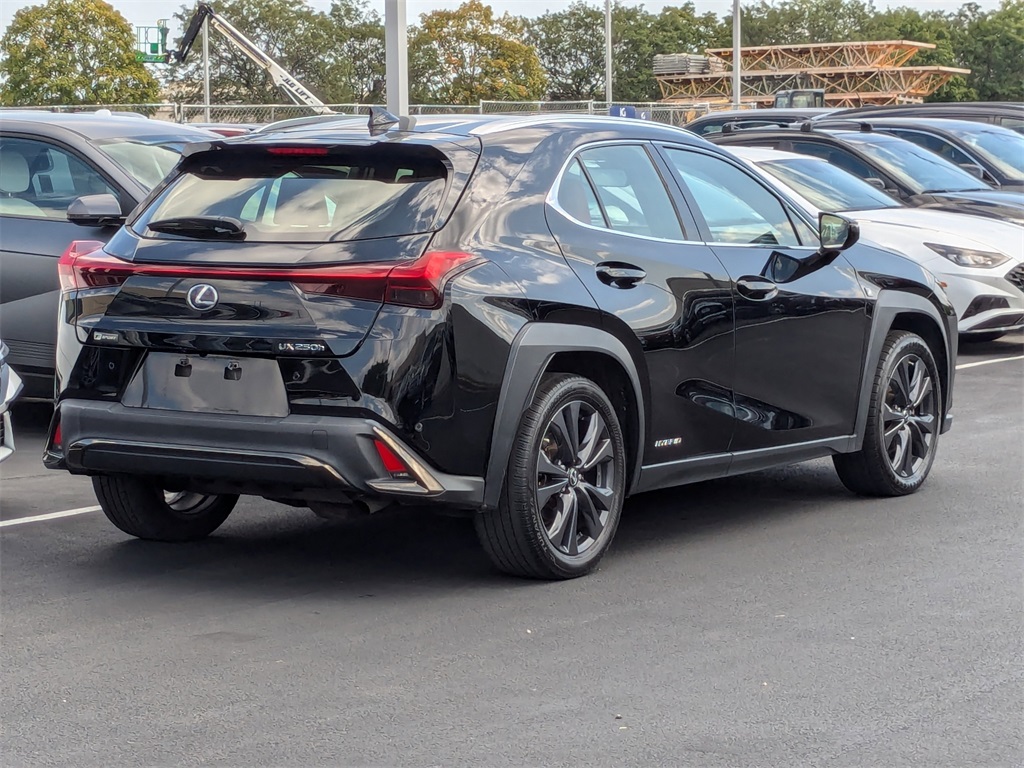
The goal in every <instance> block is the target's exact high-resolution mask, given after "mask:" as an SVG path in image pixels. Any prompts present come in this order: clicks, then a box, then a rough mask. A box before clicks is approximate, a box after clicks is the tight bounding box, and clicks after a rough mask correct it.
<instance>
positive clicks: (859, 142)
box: [847, 134, 990, 195]
mask: <svg viewBox="0 0 1024 768" xmlns="http://www.w3.org/2000/svg"><path fill="white" fill-rule="evenodd" d="M847 141H848V142H849V143H850V144H853V145H855V146H856V147H857V148H858V149H859V150H860V151H861V152H863V153H864V154H865V155H867V156H868V157H870V158H872V159H873V160H874V161H875V162H876V163H878V164H879V165H880V166H882V167H883V168H884V169H885V171H886V172H887V173H888V174H890V175H891V176H893V177H894V178H895V179H897V180H898V181H899V182H900V183H901V184H903V185H904V186H905V187H907V188H908V189H909V190H910V191H911V192H913V193H914V194H915V195H920V194H924V193H926V192H967V191H969V190H977V189H990V187H987V186H986V185H985V184H983V183H982V182H980V181H978V179H976V178H975V177H974V176H971V174H969V173H968V172H967V171H965V170H962V169H961V168H957V167H956V166H955V165H953V164H952V163H950V162H947V161H946V160H943V159H942V158H941V157H939V156H938V155H936V154H935V153H934V152H931V151H929V150H927V149H922V148H921V147H919V146H917V145H916V144H913V143H911V142H909V141H904V140H903V139H895V138H891V137H886V136H877V135H875V136H872V135H870V134H867V135H858V136H857V138H848V139H847Z"/></svg>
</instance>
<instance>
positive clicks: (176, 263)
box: [61, 134, 479, 410]
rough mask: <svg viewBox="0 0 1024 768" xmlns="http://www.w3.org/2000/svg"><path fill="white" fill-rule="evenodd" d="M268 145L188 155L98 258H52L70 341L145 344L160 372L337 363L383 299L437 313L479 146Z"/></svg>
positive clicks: (393, 139)
mask: <svg viewBox="0 0 1024 768" xmlns="http://www.w3.org/2000/svg"><path fill="white" fill-rule="evenodd" d="M274 138H275V137H273V136H259V137H254V138H252V139H250V138H248V137H247V138H246V139H242V140H232V141H226V142H214V143H211V144H202V145H197V146H194V147H192V148H190V151H188V150H187V151H186V154H185V156H184V157H183V159H182V161H181V164H180V166H179V168H178V171H177V173H176V174H175V176H174V177H173V178H172V180H170V181H169V183H167V184H166V186H164V187H163V188H161V189H158V190H157V191H156V192H155V193H154V196H153V198H152V199H151V201H150V202H149V204H148V205H146V206H145V207H144V208H143V209H142V210H141V212H140V213H138V214H137V215H136V216H135V218H134V219H133V220H131V221H130V222H129V223H128V225H127V226H125V227H123V228H122V229H121V230H120V231H119V232H118V233H117V234H116V235H115V237H114V238H113V239H112V240H111V241H110V242H109V243H108V244H107V246H106V247H105V248H104V249H103V250H102V251H96V252H93V253H80V254H74V255H72V257H70V258H66V259H63V260H62V265H61V273H62V280H63V287H64V289H65V291H76V292H77V293H76V295H77V299H78V300H77V301H75V302H70V303H69V304H68V306H71V307H73V313H74V314H75V317H74V318H69V319H72V320H73V322H74V323H75V325H77V333H78V337H79V340H80V341H82V342H83V343H88V344H98V345H114V346H121V347H124V346H128V347H135V348H145V349H148V350H150V357H157V356H159V358H163V359H162V362H160V361H158V359H154V360H153V361H152V365H153V366H160V369H161V370H163V369H167V370H172V369H174V367H175V366H176V365H177V364H178V363H176V362H173V361H172V360H171V357H172V356H174V355H178V356H180V354H182V353H198V354H200V355H211V354H212V355H217V356H230V357H233V358H234V357H239V356H241V357H246V356H248V357H253V358H264V359H265V358H267V357H281V356H285V357H296V356H298V357H342V356H345V355H348V354H351V353H352V352H353V351H354V350H355V349H356V348H357V347H358V346H359V344H360V342H361V341H362V340H363V339H364V338H366V336H367V334H368V333H369V332H370V329H371V328H372V326H373V323H374V319H375V318H376V316H377V314H378V312H379V311H380V308H381V306H382V305H383V304H384V303H385V302H388V303H393V304H398V305H403V306H412V307H432V306H435V305H436V303H437V302H438V300H439V295H438V284H437V278H438V274H441V275H443V274H444V272H445V271H446V270H445V266H446V264H447V263H448V262H451V261H452V260H456V261H457V260H458V259H459V258H460V257H462V256H466V255H465V254H439V255H436V254H430V253H429V252H428V247H429V244H430V241H431V238H432V236H433V233H434V232H435V231H437V229H439V228H440V227H441V226H443V225H444V223H445V221H446V220H447V219H448V217H449V216H450V215H451V213H452V211H453V210H454V207H455V205H456V203H457V202H458V199H459V196H460V195H461V193H462V191H463V189H464V188H465V186H466V183H467V181H468V179H469V177H470V175H471V174H472V172H473V169H474V168H475V165H476V162H477V159H478V158H479V143H478V141H477V140H475V139H463V138H461V137H452V136H436V135H430V134H388V135H387V136H384V137H380V139H377V140H375V139H372V138H370V139H367V138H366V137H365V135H363V136H362V137H359V138H355V139H352V140H347V141H337V140H335V141H334V142H326V141H325V140H323V139H322V138H320V139H317V140H316V141H310V140H307V141H301V140H299V141H295V140H290V141H288V143H280V141H277V142H275V141H274ZM78 250H79V251H83V250H87V249H82V248H79V249H78ZM439 261H444V262H446V264H440V263H439ZM449 266H450V265H449ZM190 362H191V363H192V364H195V361H190ZM222 362H223V361H220V360H218V361H216V362H215V364H214V365H213V366H212V367H211V370H215V371H218V372H219V371H220V369H221V368H224V365H222V364H221V363H222ZM148 364H149V363H147V365H148ZM257 367H259V366H257ZM264 369H265V370H270V369H266V366H264V368H260V370H264ZM229 410H231V409H229Z"/></svg>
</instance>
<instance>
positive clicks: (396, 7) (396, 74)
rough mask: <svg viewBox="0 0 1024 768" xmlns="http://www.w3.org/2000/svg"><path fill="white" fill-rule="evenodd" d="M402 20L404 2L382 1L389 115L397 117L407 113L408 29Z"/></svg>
mask: <svg viewBox="0 0 1024 768" xmlns="http://www.w3.org/2000/svg"><path fill="white" fill-rule="evenodd" d="M405 17H406V13H405V0H385V2H384V60H385V65H384V67H385V71H386V73H385V83H386V87H387V92H388V112H390V113H391V114H393V115H396V116H398V117H404V116H405V115H407V114H408V113H409V29H408V27H407V26H406V23H405Z"/></svg>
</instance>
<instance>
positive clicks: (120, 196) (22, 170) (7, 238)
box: [0, 110, 213, 399]
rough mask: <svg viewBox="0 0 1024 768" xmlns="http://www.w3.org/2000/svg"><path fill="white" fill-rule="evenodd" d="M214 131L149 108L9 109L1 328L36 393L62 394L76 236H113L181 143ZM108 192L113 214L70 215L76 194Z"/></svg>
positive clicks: (0, 118) (0, 119) (1, 201)
mask: <svg viewBox="0 0 1024 768" xmlns="http://www.w3.org/2000/svg"><path fill="white" fill-rule="evenodd" d="M212 135H213V134H211V133H209V132H208V131H204V130H200V129H198V128H192V127H190V126H185V125H176V124H174V123H167V122H163V121H159V120H150V119H148V118H145V117H142V116H139V117H121V116H110V115H103V114H96V113H89V114H55V113H51V112H38V111H35V112H34V111H27V110H26V111H6V110H5V111H0V275H2V276H3V277H2V279H0V327H2V328H3V334H4V341H5V342H6V343H7V345H8V346H9V347H10V350H11V351H10V359H9V362H10V364H11V365H12V366H13V367H14V368H15V369H16V370H17V371H18V372H19V373H20V374H21V375H22V378H23V379H24V380H25V395H26V396H28V397H35V398H46V399H49V398H51V397H53V370H54V354H55V352H54V350H55V345H56V333H57V319H56V313H57V305H58V297H59V295H60V292H59V283H58V279H57V259H58V258H59V257H60V256H61V254H62V253H64V251H65V250H66V249H67V247H68V246H69V245H70V243H71V242H72V241H73V240H96V241H101V242H106V241H107V240H108V239H109V238H110V236H111V235H112V234H113V233H114V232H116V231H117V227H118V226H120V224H121V223H122V222H123V220H124V216H126V215H127V214H129V213H131V211H132V209H134V208H135V206H136V205H138V203H139V202H140V201H141V200H142V199H143V198H144V197H145V196H146V195H147V194H148V193H149V190H150V189H152V188H153V187H154V186H156V185H157V184H158V183H159V182H160V181H161V180H162V179H163V177H164V176H165V175H166V174H167V172H168V171H169V170H170V169H171V168H172V167H174V164H175V163H176V162H177V160H178V156H179V153H180V151H181V148H182V147H184V146H185V144H188V143H190V142H193V141H204V140H208V139H209V138H210V137H211V136H212ZM105 193H111V194H113V195H114V196H115V197H116V198H117V200H118V203H119V205H120V210H119V211H112V212H111V214H112V215H111V216H110V217H108V219H106V220H104V221H103V222H99V221H96V220H90V219H80V220H78V221H71V220H70V219H69V217H68V207H69V206H70V205H71V204H72V203H74V201H75V200H77V199H78V198H80V197H83V196H86V195H95V194H105ZM98 225H99V226H98Z"/></svg>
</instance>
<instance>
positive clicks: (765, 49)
mask: <svg viewBox="0 0 1024 768" xmlns="http://www.w3.org/2000/svg"><path fill="white" fill-rule="evenodd" d="M932 48H935V46H934V45H932V44H931V43H918V42H913V41H909V40H880V41H878V40H874V41H864V42H843V43H811V44H797V45H762V46H755V47H748V48H743V49H741V50H740V62H739V65H740V75H741V78H742V87H741V89H740V97H741V98H740V101H741V103H742V104H744V105H747V104H749V105H750V106H760V107H772V106H775V107H782V106H798V105H799V102H798V101H794V102H793V103H792V104H787V103H785V98H782V99H781V102H780V99H778V98H777V96H779V97H781V96H782V94H783V93H784V92H786V91H790V92H791V93H792V98H794V99H796V96H797V94H800V95H801V98H806V95H807V94H809V93H813V92H814V91H822V93H823V98H824V104H821V103H818V102H817V101H816V100H815V102H814V103H808V104H806V106H808V107H810V106H824V105H827V106H830V107H858V106H864V105H882V104H904V103H912V102H920V101H922V100H923V99H924V97H925V96H928V95H930V94H931V93H934V92H935V91H936V90H938V89H939V88H940V87H941V86H942V85H944V84H945V83H946V82H948V81H949V79H950V78H952V77H955V76H957V75H967V74H970V70H968V69H957V68H954V67H913V66H905V65H906V63H907V62H908V61H910V59H911V58H913V56H914V55H915V54H916V53H917V52H918V51H921V50H929V49H932ZM706 54H707V55H706V56H704V57H700V56H696V55H694V54H672V55H667V56H656V57H655V61H654V76H655V77H656V78H657V80H658V85H659V87H660V88H661V95H662V100H663V101H668V102H673V103H700V102H706V103H709V104H712V105H714V104H716V103H720V104H726V103H729V102H730V101H732V100H733V93H732V83H731V78H732V69H733V61H732V55H733V52H732V49H731V48H712V49H709V50H708V51H706ZM702 58H704V59H706V60H707V64H706V65H705V64H704V63H703V62H702V61H700V59H702ZM814 98H815V99H816V97H814Z"/></svg>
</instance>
